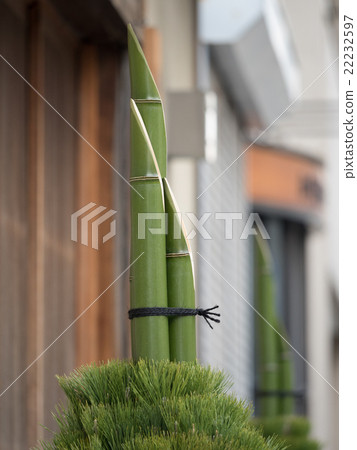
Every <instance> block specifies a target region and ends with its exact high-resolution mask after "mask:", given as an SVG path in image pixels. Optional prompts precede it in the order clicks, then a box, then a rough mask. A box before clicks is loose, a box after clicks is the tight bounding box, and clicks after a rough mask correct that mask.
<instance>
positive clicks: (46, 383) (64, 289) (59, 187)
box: [43, 7, 77, 438]
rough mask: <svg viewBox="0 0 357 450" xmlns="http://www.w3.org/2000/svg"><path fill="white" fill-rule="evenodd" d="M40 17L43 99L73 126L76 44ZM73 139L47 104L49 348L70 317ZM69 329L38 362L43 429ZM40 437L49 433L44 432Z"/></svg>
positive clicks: (71, 356) (66, 356)
mask: <svg viewBox="0 0 357 450" xmlns="http://www.w3.org/2000/svg"><path fill="white" fill-rule="evenodd" d="M43 14H44V30H43V35H44V36H43V39H44V49H43V51H44V61H45V65H44V95H45V98H46V99H47V100H48V101H49V102H50V103H51V104H52V105H53V106H54V107H55V108H56V109H57V111H58V112H59V113H60V114H61V115H62V116H63V117H64V118H65V119H66V120H67V121H68V122H69V123H70V124H71V125H72V126H74V127H76V119H77V117H76V116H77V114H76V107H77V79H76V75H77V74H76V67H77V64H76V60H77V41H76V39H75V38H74V36H73V35H72V33H71V31H70V30H69V29H67V28H66V27H65V25H64V24H63V23H62V22H61V21H60V19H59V17H58V16H56V15H55V14H54V12H53V11H52V10H51V9H50V8H48V7H47V8H43ZM76 145H77V135H76V133H75V132H74V131H73V130H72V129H71V128H70V127H69V126H68V124H67V123H66V122H65V121H64V120H63V119H62V118H61V117H60V116H59V115H58V114H57V113H56V112H55V111H53V110H52V109H51V108H50V107H49V106H48V105H45V110H44V167H45V171H44V180H45V182H44V237H43V240H44V242H43V244H44V305H43V311H44V327H43V343H44V346H45V347H47V346H48V345H50V344H51V343H52V342H53V341H54V340H55V339H56V338H57V337H58V336H59V335H60V334H61V333H62V332H63V331H64V330H65V329H66V328H67V326H68V325H69V324H70V323H71V322H72V321H73V320H74V318H75V295H74V286H75V249H74V248H73V243H72V241H71V234H70V217H71V214H72V213H73V212H74V211H75V183H74V180H75V170H76V167H75V155H76ZM74 340H75V328H74V327H72V328H71V329H69V330H68V331H66V333H65V334H64V335H63V336H62V337H61V338H60V339H58V340H57V341H56V342H55V344H54V345H53V346H52V347H51V348H50V349H49V350H48V351H47V353H46V354H45V355H44V357H43V368H44V378H43V392H44V401H43V409H44V413H43V414H44V419H43V424H44V425H45V426H48V427H49V428H50V429H53V428H54V424H53V420H52V417H51V416H50V415H49V411H51V410H53V408H54V405H55V404H56V403H57V402H58V401H59V400H60V399H61V400H62V399H64V394H63V392H62V390H61V389H60V388H59V386H58V382H57V380H56V378H55V375H57V374H64V373H69V372H70V371H71V370H73V368H74V367H75V346H74V345H73V344H74ZM45 436H46V437H48V438H49V437H50V436H51V434H50V433H48V432H45Z"/></svg>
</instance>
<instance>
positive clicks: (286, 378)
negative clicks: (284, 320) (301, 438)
mask: <svg viewBox="0 0 357 450" xmlns="http://www.w3.org/2000/svg"><path fill="white" fill-rule="evenodd" d="M275 328H276V330H277V331H278V332H279V333H280V334H281V336H283V337H284V338H286V336H287V334H286V331H285V329H284V327H283V325H282V324H281V322H280V321H279V320H276V326H275ZM281 336H279V335H277V342H278V355H279V369H278V372H279V375H278V377H279V389H280V390H281V391H284V392H291V391H292V390H293V386H294V383H293V364H292V363H293V361H292V355H291V351H290V348H289V346H288V344H287V343H286V342H285V341H284V339H283V338H282V337H281ZM278 410H279V414H293V413H294V398H293V397H292V396H285V397H281V398H279V405H278Z"/></svg>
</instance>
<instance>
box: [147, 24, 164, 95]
mask: <svg viewBox="0 0 357 450" xmlns="http://www.w3.org/2000/svg"><path fill="white" fill-rule="evenodd" d="M143 51H144V54H145V58H146V60H147V62H148V64H149V67H150V70H151V73H152V75H153V77H154V80H155V83H156V85H157V87H158V89H159V90H160V86H161V74H162V42H161V34H160V31H159V30H158V29H156V28H151V27H146V28H144V38H143Z"/></svg>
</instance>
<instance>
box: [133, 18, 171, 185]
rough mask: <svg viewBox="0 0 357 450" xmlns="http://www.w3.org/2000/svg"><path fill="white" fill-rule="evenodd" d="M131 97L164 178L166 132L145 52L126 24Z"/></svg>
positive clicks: (159, 99)
mask: <svg viewBox="0 0 357 450" xmlns="http://www.w3.org/2000/svg"><path fill="white" fill-rule="evenodd" d="M128 49H129V67H130V82H131V97H132V98H133V100H134V101H135V103H136V105H137V107H138V109H139V111H140V114H141V116H142V118H143V121H144V124H145V127H146V129H147V132H148V134H149V138H150V142H151V145H152V147H153V149H154V152H155V155H156V159H157V162H158V165H159V169H160V173H161V176H162V177H166V158H167V156H166V153H167V151H166V131H165V119H164V112H163V107H162V102H161V97H160V94H159V91H158V89H157V86H156V84H155V80H154V78H153V76H152V73H151V71H150V68H149V66H148V63H147V61H146V59H145V55H144V52H143V50H142V48H141V46H140V44H139V41H138V38H137V37H136V35H135V33H134V31H133V28H132V26H131V25H128Z"/></svg>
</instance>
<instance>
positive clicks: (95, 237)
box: [71, 202, 116, 250]
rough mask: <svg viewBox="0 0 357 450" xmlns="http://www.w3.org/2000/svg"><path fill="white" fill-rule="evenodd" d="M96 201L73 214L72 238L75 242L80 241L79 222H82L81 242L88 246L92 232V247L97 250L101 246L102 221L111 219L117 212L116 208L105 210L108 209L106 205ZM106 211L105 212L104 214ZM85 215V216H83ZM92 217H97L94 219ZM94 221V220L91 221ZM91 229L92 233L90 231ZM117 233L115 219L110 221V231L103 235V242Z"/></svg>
mask: <svg viewBox="0 0 357 450" xmlns="http://www.w3.org/2000/svg"><path fill="white" fill-rule="evenodd" d="M94 206H97V205H96V204H95V203H93V202H91V203H88V204H87V205H86V206H83V208H81V209H79V210H78V211H76V212H74V213H73V214H72V215H71V239H72V241H74V242H78V228H79V227H78V222H79V224H80V230H81V231H80V234H81V244H83V245H86V246H88V245H89V244H88V241H89V235H90V234H91V238H92V239H91V244H92V245H91V247H92V248H94V249H95V250H98V248H99V227H100V225H101V224H102V223H104V222H106V221H107V220H109V219H110V217H112V216H114V214H116V211H114V209H110V210H109V211H107V212H105V213H104V211H105V210H106V209H107V208H106V207H105V206H97V207H96V208H95V209H93V207H94ZM103 213H104V214H103ZM81 216H83V217H81ZM92 219H95V220H93V221H92ZM91 221H92V222H91ZM90 231H91V233H90ZM115 234H116V222H115V219H114V220H112V221H111V222H110V231H109V232H108V233H107V234H106V235H105V236H103V239H102V242H103V244H104V243H105V242H107V241H109V239H111V238H112V237H114V236H115Z"/></svg>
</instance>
